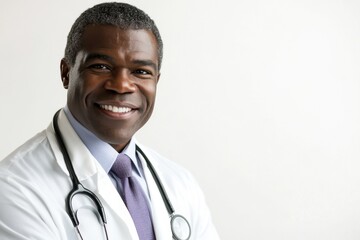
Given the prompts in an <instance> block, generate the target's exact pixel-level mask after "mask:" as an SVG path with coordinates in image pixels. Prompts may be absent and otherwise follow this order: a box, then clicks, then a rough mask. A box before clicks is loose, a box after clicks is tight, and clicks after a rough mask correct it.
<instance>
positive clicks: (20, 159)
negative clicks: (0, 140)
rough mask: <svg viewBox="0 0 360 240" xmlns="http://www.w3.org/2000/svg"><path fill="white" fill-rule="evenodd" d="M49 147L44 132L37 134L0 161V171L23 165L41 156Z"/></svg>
mask: <svg viewBox="0 0 360 240" xmlns="http://www.w3.org/2000/svg"><path fill="white" fill-rule="evenodd" d="M46 146H49V144H48V140H47V137H46V132H45V130H43V131H41V132H39V133H38V134H36V135H35V136H33V137H32V138H30V139H29V140H27V141H26V142H25V143H24V144H22V145H21V146H19V147H18V148H17V149H15V150H14V151H13V152H12V153H10V154H9V155H8V156H7V157H5V158H4V159H3V160H1V161H0V171H4V170H8V171H10V170H11V169H13V168H14V167H16V166H18V165H19V164H25V165H26V163H27V161H30V160H31V159H34V158H36V157H40V156H42V155H43V154H44V153H45V152H46V151H44V149H46ZM49 150H50V149H49Z"/></svg>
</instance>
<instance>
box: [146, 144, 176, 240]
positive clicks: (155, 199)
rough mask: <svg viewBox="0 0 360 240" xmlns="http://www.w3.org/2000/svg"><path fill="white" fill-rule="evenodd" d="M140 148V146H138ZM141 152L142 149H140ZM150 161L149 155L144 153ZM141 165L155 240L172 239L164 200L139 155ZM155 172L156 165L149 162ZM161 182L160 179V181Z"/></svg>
mask: <svg viewBox="0 0 360 240" xmlns="http://www.w3.org/2000/svg"><path fill="white" fill-rule="evenodd" d="M140 147H141V146H140ZM141 149H142V150H143V148H142V147H141ZM145 154H146V156H147V157H148V158H149V160H150V161H151V156H150V154H147V153H145ZM139 157H140V159H141V164H142V166H143V167H144V174H145V178H146V182H147V185H148V189H149V193H150V201H151V214H152V220H153V225H154V230H155V235H156V239H157V240H169V239H172V233H171V229H170V217H169V213H168V211H167V209H166V207H165V204H164V200H163V199H162V197H161V194H160V191H159V189H158V187H157V185H156V183H155V180H154V178H153V176H152V174H151V172H150V170H149V168H148V166H147V164H146V161H145V159H144V158H143V157H142V156H141V154H139ZM151 162H152V164H153V165H154V168H155V171H156V168H157V167H156V163H155V162H154V161H151ZM157 172H159V171H157ZM160 181H162V179H160Z"/></svg>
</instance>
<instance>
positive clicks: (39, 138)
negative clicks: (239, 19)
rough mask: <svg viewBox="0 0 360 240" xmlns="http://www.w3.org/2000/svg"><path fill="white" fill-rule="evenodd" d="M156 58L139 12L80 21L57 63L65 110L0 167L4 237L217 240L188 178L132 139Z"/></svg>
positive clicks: (141, 120) (144, 117)
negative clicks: (65, 93) (65, 92)
mask: <svg viewBox="0 0 360 240" xmlns="http://www.w3.org/2000/svg"><path fill="white" fill-rule="evenodd" d="M161 60H162V41H161V37H160V34H159V32H158V29H157V27H156V25H155V24H154V22H153V20H151V19H150V18H149V16H148V15H146V14H145V13H144V12H143V11H141V10H139V9H137V8H135V7H133V6H131V5H128V4H123V3H102V4H99V5H96V6H94V7H93V8H90V9H88V10H86V11H85V12H84V13H82V14H81V15H80V17H79V18H78V19H77V20H76V21H75V23H74V25H73V26H72V28H71V31H70V33H69V35H68V40H67V45H66V49H65V57H64V58H63V59H62V60H61V64H60V68H61V78H62V83H63V86H64V88H65V89H67V104H66V106H65V107H64V108H63V109H62V110H61V111H60V112H59V114H58V115H57V116H56V117H55V118H54V120H53V122H52V123H51V124H50V125H49V126H48V128H47V129H46V130H44V131H42V132H40V133H39V134H37V135H36V136H34V137H33V138H31V139H30V140H29V141H27V142H26V143H25V144H24V145H22V146H20V147H19V148H18V149H17V150H15V151H14V152H13V153H11V154H10V155H9V156H8V157H6V158H5V159H4V160H2V161H1V162H0V189H1V191H0V239H7V240H15V239H16V240H17V239H37V240H41V239H43V240H49V239H51V240H65V239H95V240H101V239H123V240H138V239H140V240H153V239H154V240H155V239H157V240H170V239H191V240H217V239H219V237H218V235H217V233H216V230H215V228H214V226H213V224H212V221H211V216H210V213H209V210H208V208H207V206H206V203H205V201H204V196H203V194H202V192H201V190H200V189H199V186H198V185H197V183H196V181H195V180H194V179H193V177H192V176H191V175H190V174H189V172H187V171H186V170H184V169H183V168H181V167H180V166H178V165H176V164H175V163H173V162H171V161H169V160H167V159H165V158H163V157H162V156H160V155H158V154H157V153H155V152H154V151H152V150H150V149H148V148H147V147H145V146H143V145H140V144H139V143H137V142H136V140H135V139H134V134H135V133H136V132H137V131H138V130H139V129H140V128H141V127H142V126H143V125H144V124H145V123H146V122H147V121H148V119H149V118H150V116H151V114H152V111H153V108H154V103H155V95H156V87H157V83H158V81H159V77H160V72H159V71H160V66H161ZM55 130H57V132H56V131H55ZM62 143H63V144H64V146H61V144H62ZM67 154H68V158H67V156H66V155H67ZM69 165H71V167H69ZM125 165H128V166H130V168H129V169H130V170H129V171H127V170H124V169H125V167H124V166H125ZM71 168H73V171H74V173H72V171H71ZM123 168H124V169H123ZM119 172H120V173H121V172H127V174H128V175H127V176H125V177H124V176H122V175H121V174H120V173H119ZM74 179H76V180H78V181H79V182H78V184H79V185H78V184H77V183H76V181H75V180H74ZM83 187H84V188H85V189H86V190H83V192H81V193H79V194H75V195H74V197H69V193H70V192H71V191H72V190H73V189H78V190H80V191H82V189H83ZM84 191H85V193H84ZM86 191H88V192H86ZM92 194H94V196H93V195H92ZM94 199H95V201H94ZM70 206H71V207H70ZM169 206H170V208H169ZM102 211H103V212H104V214H105V216H102V213H101V212H102ZM72 214H74V216H75V218H76V220H78V223H76V221H75V223H74V220H73V218H71V216H72ZM174 216H181V217H180V218H177V219H176V218H174ZM174 219H175V220H174Z"/></svg>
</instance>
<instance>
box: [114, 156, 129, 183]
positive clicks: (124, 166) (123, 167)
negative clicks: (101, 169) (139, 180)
mask: <svg viewBox="0 0 360 240" xmlns="http://www.w3.org/2000/svg"><path fill="white" fill-rule="evenodd" d="M111 171H113V172H114V173H115V174H116V176H118V177H119V178H120V179H124V178H128V177H131V176H132V167H131V159H130V158H129V157H128V156H127V155H125V154H123V153H120V154H119V155H118V156H117V158H116V161H115V162H114V164H113V166H112V167H111Z"/></svg>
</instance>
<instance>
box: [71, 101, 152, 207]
mask: <svg viewBox="0 0 360 240" xmlns="http://www.w3.org/2000/svg"><path fill="white" fill-rule="evenodd" d="M64 112H65V114H66V117H67V118H68V120H69V122H70V124H71V126H72V127H73V128H74V130H75V132H76V133H77V134H78V135H79V137H80V139H81V140H82V141H83V143H84V144H85V146H86V147H87V148H88V149H89V151H90V152H91V154H92V155H93V156H94V157H95V159H96V160H97V161H98V162H99V163H100V165H101V166H102V167H103V169H104V170H105V172H107V174H108V175H109V177H110V179H111V181H112V182H113V184H114V185H115V186H116V181H115V178H117V176H115V175H114V174H112V173H111V172H110V169H111V167H112V165H113V164H114V162H115V160H116V157H117V156H118V154H119V153H118V152H117V151H116V150H115V149H114V148H113V147H112V146H111V145H110V144H108V143H106V142H104V141H102V140H101V139H99V138H98V137H97V136H95V134H93V133H92V132H90V131H89V130H88V129H87V128H85V127H84V126H83V125H82V124H81V123H79V122H78V121H77V120H76V119H75V118H74V116H73V115H72V113H71V112H70V110H69V108H68V107H67V106H65V107H64ZM122 153H124V154H126V155H127V156H128V157H129V158H130V159H131V161H132V163H133V164H132V168H133V177H135V178H136V180H137V181H138V182H139V183H140V186H141V188H142V190H143V191H144V193H145V195H146V198H147V200H148V204H149V203H150V199H149V191H148V188H147V184H146V181H145V178H144V171H143V168H142V164H141V161H140V159H139V157H138V155H137V153H136V145H135V140H134V139H131V140H130V142H129V144H128V145H127V146H126V147H125V148H124V150H123V151H122ZM117 187H118V189H120V190H121V189H122V186H117Z"/></svg>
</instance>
